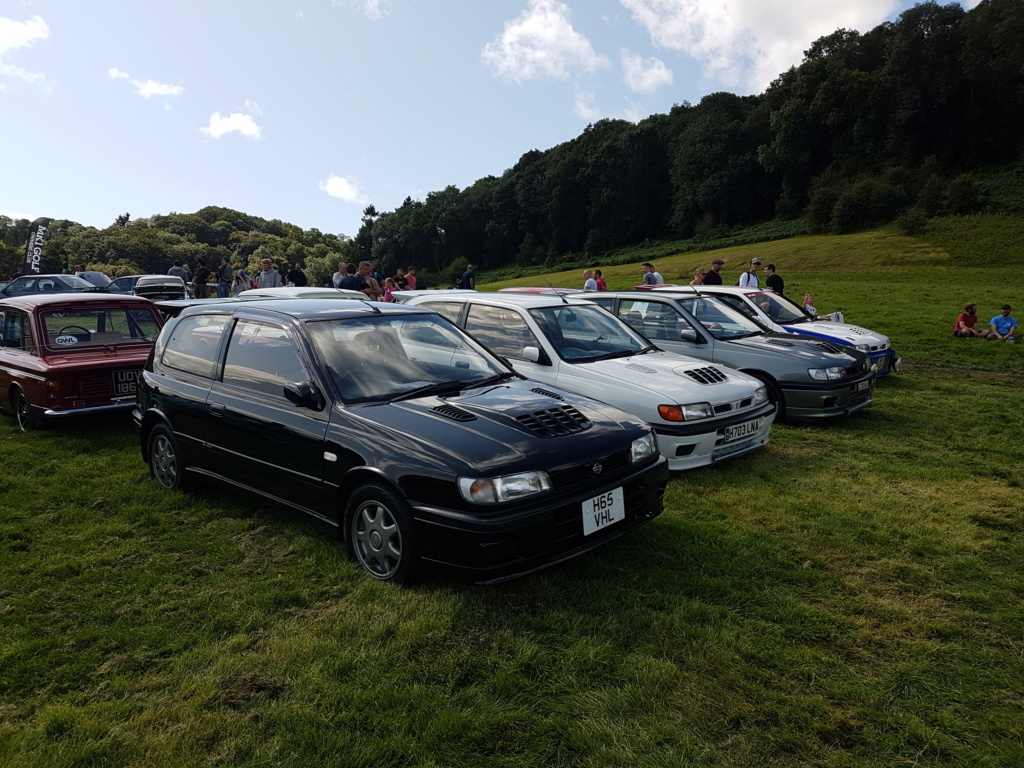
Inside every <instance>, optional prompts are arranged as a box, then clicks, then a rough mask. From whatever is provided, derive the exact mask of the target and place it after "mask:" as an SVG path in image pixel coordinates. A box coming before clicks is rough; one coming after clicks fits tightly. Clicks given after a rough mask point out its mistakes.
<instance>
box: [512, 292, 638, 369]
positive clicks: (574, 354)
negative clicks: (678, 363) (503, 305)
mask: <svg viewBox="0 0 1024 768" xmlns="http://www.w3.org/2000/svg"><path fill="white" fill-rule="evenodd" d="M530 316H531V317H532V318H533V319H534V321H536V323H537V325H538V326H540V329H541V331H542V332H543V333H544V335H545V336H546V337H547V339H548V341H549V342H550V343H551V346H552V347H554V348H555V351H556V352H558V355H559V356H560V357H561V358H562V359H563V360H566V361H568V362H587V361H588V360H597V359H599V358H607V357H609V355H610V353H616V356H625V355H628V354H636V353H638V352H642V351H643V350H645V349H647V348H648V347H650V344H649V343H648V342H647V341H646V340H645V339H643V338H642V337H641V336H639V335H638V334H637V333H635V332H634V331H633V330H632V329H630V327H629V326H628V325H626V324H625V323H624V322H622V321H621V320H619V319H618V318H616V317H615V316H614V315H611V314H609V313H608V312H607V311H605V310H604V309H601V308H600V307H596V306H586V305H580V304H562V305H559V306H553V307H541V308H538V309H531V310H530Z"/></svg>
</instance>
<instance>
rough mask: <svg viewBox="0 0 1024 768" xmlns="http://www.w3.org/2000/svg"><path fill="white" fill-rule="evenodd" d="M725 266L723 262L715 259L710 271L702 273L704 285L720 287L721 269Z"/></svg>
mask: <svg viewBox="0 0 1024 768" xmlns="http://www.w3.org/2000/svg"><path fill="white" fill-rule="evenodd" d="M724 266H725V262H724V261H722V260H721V259H715V260H714V261H712V262H711V269H709V270H707V271H706V272H705V273H704V285H721V284H722V267H724Z"/></svg>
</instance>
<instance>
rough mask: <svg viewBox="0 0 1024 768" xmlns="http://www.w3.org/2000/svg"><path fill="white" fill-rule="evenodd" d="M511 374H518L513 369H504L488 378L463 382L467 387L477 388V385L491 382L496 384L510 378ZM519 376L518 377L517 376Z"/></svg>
mask: <svg viewBox="0 0 1024 768" xmlns="http://www.w3.org/2000/svg"><path fill="white" fill-rule="evenodd" d="M510 376H513V377H514V376H516V374H515V373H513V372H512V371H502V372H501V373H496V374H494V375H493V376H488V377H487V378H486V379H480V380H479V381H467V382H464V383H463V387H464V388H466V389H475V388H476V387H486V386H487V385H489V384H495V383H497V382H499V381H502V380H504V379H507V378H509V377H510ZM517 378H518V377H517Z"/></svg>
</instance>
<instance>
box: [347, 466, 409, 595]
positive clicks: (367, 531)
mask: <svg viewBox="0 0 1024 768" xmlns="http://www.w3.org/2000/svg"><path fill="white" fill-rule="evenodd" d="M345 521H346V526H347V530H346V534H347V535H346V537H345V542H346V546H347V548H348V551H349V556H350V557H352V559H354V560H355V561H356V562H357V563H359V565H361V566H362V567H363V568H364V569H365V570H366V571H368V572H369V573H370V575H371V576H373V577H374V578H375V579H380V580H381V581H390V582H393V583H395V584H401V585H409V584H413V583H414V582H415V580H416V576H417V573H418V571H419V562H418V561H419V555H418V553H417V551H416V542H415V538H414V534H413V529H412V516H411V515H410V514H409V506H408V504H406V503H405V501H404V500H403V499H401V498H399V496H398V494H396V493H395V492H394V491H392V490H391V489H389V488H385V487H384V486H382V485H378V484H376V483H368V484H366V485H363V486H361V487H360V488H358V489H357V490H356V491H355V493H353V494H352V496H351V497H350V498H349V502H348V510H347V513H346V515H345Z"/></svg>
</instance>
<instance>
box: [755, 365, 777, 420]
mask: <svg viewBox="0 0 1024 768" xmlns="http://www.w3.org/2000/svg"><path fill="white" fill-rule="evenodd" d="M750 375H751V376H753V377H754V378H756V379H759V380H760V381H761V383H762V384H764V388H765V390H766V391H767V392H768V401H769V402H771V403H774V404H775V407H776V409H777V411H776V413H775V422H776V423H781V422H784V421H785V420H786V400H785V398H784V397H783V396H782V390H781V389H779V385H778V384H776V383H775V381H774V379H772V378H771V377H770V376H767V375H764V374H757V373H750Z"/></svg>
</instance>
